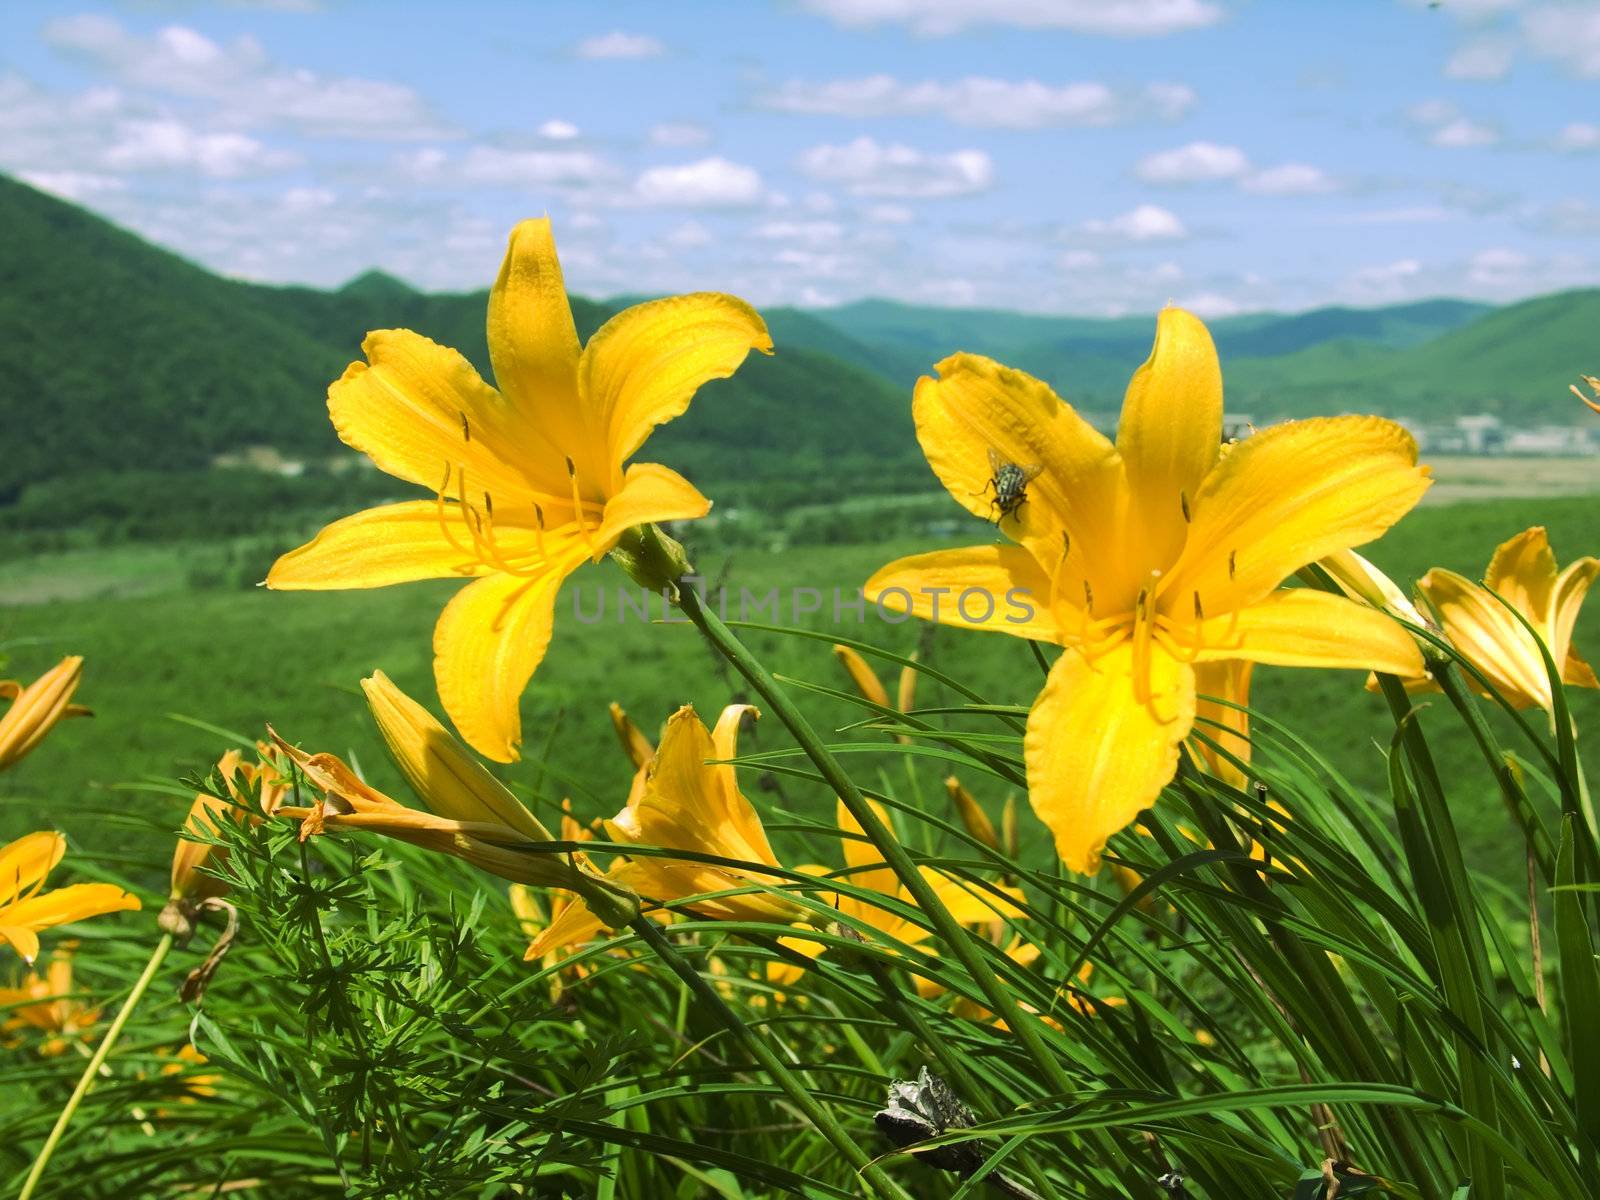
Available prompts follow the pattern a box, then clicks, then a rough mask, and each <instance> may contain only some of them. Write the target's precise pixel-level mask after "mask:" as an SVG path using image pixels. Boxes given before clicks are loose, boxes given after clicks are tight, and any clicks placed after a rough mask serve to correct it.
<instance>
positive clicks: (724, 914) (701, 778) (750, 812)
mask: <svg viewBox="0 0 1600 1200" xmlns="http://www.w3.org/2000/svg"><path fill="white" fill-rule="evenodd" d="M755 715H757V714H756V710H755V709H754V708H753V707H751V706H750V705H748V704H730V705H728V707H727V708H725V709H723V710H722V715H721V716H720V717H719V718H718V719H717V724H716V727H715V728H714V729H709V730H708V729H707V728H706V727H705V724H704V723H703V722H702V721H701V720H700V717H699V715H698V714H697V713H696V712H695V710H694V708H693V707H692V706H690V705H687V704H686V705H684V706H683V707H682V708H680V709H679V710H678V711H677V712H675V713H673V714H672V716H671V718H669V719H668V721H667V724H666V728H665V729H664V730H663V731H662V734H661V744H660V745H659V746H658V747H657V748H656V750H655V753H654V755H653V756H652V757H651V758H649V759H648V760H646V762H645V763H644V765H642V766H641V767H640V768H639V770H638V771H637V772H636V773H635V774H634V780H633V786H632V789H631V790H630V792H629V795H628V801H627V804H626V805H625V806H624V807H623V809H622V811H621V812H619V813H617V815H616V816H615V817H613V818H612V819H611V820H610V821H609V822H608V823H607V828H608V831H609V832H610V834H611V838H612V840H613V841H616V842H624V843H626V842H632V843H634V844H636V845H640V846H656V847H660V848H662V849H666V850H688V851H691V852H693V853H695V854H706V855H711V856H713V857H716V858H725V859H730V860H734V861H735V862H737V863H738V864H739V865H736V866H735V865H727V866H724V865H722V864H720V863H705V862H696V861H691V860H689V859H676V858H669V857H666V856H661V855H643V854H641V855H639V856H638V857H636V858H630V859H619V860H618V861H617V862H616V863H615V864H614V865H613V866H612V867H611V869H610V870H609V871H608V872H607V873H606V878H608V879H612V880H616V881H617V882H619V883H622V884H624V885H626V886H627V887H629V888H631V889H633V890H634V891H637V892H639V893H640V894H641V895H644V896H648V897H650V898H652V899H655V900H659V901H664V902H670V901H674V900H685V899H688V898H689V897H691V896H702V895H706V894H708V893H715V892H725V891H729V890H732V889H737V888H742V887H746V886H748V885H749V884H751V883H763V884H778V883H780V882H782V880H781V877H779V876H776V875H772V874H769V873H767V872H765V871H763V870H761V867H762V866H769V867H775V868H779V869H781V864H780V863H779V862H778V859H777V856H776V855H775V854H774V853H773V852H772V845H771V843H770V842H769V841H768V840H767V833H766V830H765V828H763V826H762V824H761V818H760V816H758V815H757V813H756V810H755V807H754V806H753V805H752V804H751V803H750V801H749V800H748V799H747V798H746V797H745V795H744V793H743V792H741V791H740V790H739V781H738V777H737V775H736V774H735V772H734V768H733V766H732V765H731V764H730V763H728V762H727V761H721V762H717V761H713V760H719V759H720V760H728V759H732V758H736V757H738V753H739V726H740V725H741V724H742V723H743V722H744V720H745V719H746V717H747V716H750V717H754V716H755ZM691 911H693V912H694V913H695V914H696V915H697V916H701V917H710V918H712V919H715V920H731V921H780V922H783V923H785V924H788V923H790V922H793V921H797V920H806V919H809V914H807V913H806V912H805V910H804V909H802V908H800V907H799V906H798V905H796V904H793V903H791V902H789V901H787V900H784V899H783V898H782V897H780V896H775V895H773V894H771V893H768V892H747V893H744V894H742V895H736V896H712V897H711V898H708V899H704V900H698V901H696V902H695V903H694V905H693V906H692V909H691ZM654 915H662V914H654ZM601 928H602V926H601V924H600V922H599V921H598V920H597V919H596V918H595V917H594V915H593V914H592V913H590V912H589V911H588V910H587V907H586V905H584V904H581V903H578V904H572V905H569V906H568V907H567V908H566V909H564V910H563V911H562V912H561V913H560V914H559V916H557V917H554V918H553V919H552V920H551V922H550V924H549V925H548V926H547V927H546V928H545V929H544V930H543V932H542V933H541V934H540V935H539V937H537V938H536V939H535V940H534V943H533V945H531V946H529V947H528V953H527V957H528V958H543V957H544V956H545V955H546V954H550V953H552V952H554V951H556V950H560V949H564V948H566V947H568V946H573V945H577V944H579V943H582V942H587V941H592V940H593V939H594V938H595V936H596V935H598V934H599V932H600V930H601Z"/></svg>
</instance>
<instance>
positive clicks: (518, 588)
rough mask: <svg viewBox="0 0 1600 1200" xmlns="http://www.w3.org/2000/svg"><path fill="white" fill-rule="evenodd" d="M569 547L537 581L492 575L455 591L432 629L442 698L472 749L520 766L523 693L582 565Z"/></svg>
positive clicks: (580, 551)
mask: <svg viewBox="0 0 1600 1200" xmlns="http://www.w3.org/2000/svg"><path fill="white" fill-rule="evenodd" d="M583 557H584V550H583V547H582V546H581V545H578V546H577V547H576V549H575V550H574V549H571V548H568V549H567V550H566V551H565V553H564V555H563V556H562V557H557V558H555V559H553V560H551V561H549V562H547V563H545V565H544V567H543V569H542V570H540V571H539V572H538V573H537V574H534V575H531V576H521V575H491V576H488V577H487V578H484V579H479V580H477V581H476V582H474V583H470V584H468V585H467V586H466V587H464V588H462V589H461V591H459V592H457V593H456V595H455V597H454V598H453V599H451V601H450V603H449V604H447V605H445V609H444V612H442V613H441V614H439V623H438V624H437V625H436V626H435V627H434V630H433V674H434V680H435V682H436V683H437V684H438V688H439V699H440V701H441V702H443V704H444V710H445V712H447V713H448V714H449V715H450V719H451V721H453V722H454V723H455V727H456V729H457V730H459V731H460V733H461V736H462V738H463V739H464V740H465V741H466V743H467V744H468V745H469V746H471V747H472V748H473V749H474V750H476V751H477V752H478V753H479V754H482V755H483V756H484V757H485V758H491V759H493V760H494V761H496V762H514V761H516V759H517V757H518V753H517V747H518V746H519V745H520V744H521V742H522V717H521V714H520V712H519V711H518V709H519V705H520V703H521V700H522V692H523V689H524V688H525V687H527V685H528V680H529V679H530V678H532V676H533V672H534V670H535V669H536V668H537V667H538V665H539V663H540V662H541V661H543V659H544V652H545V650H546V648H547V647H548V646H549V644H550V633H551V630H552V629H553V627H554V623H555V604H556V594H557V593H558V592H559V591H560V589H561V582H562V580H564V579H565V578H566V577H567V576H568V575H569V574H571V573H572V572H573V571H574V570H576V569H577V567H578V565H579V564H580V563H581V562H582V561H583Z"/></svg>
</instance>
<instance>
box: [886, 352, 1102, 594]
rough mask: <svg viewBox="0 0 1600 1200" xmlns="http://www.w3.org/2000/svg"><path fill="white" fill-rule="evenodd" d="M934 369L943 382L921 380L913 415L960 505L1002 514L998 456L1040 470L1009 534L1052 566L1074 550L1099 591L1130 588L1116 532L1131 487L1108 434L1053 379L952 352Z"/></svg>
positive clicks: (1006, 524) (1073, 562) (1077, 565)
mask: <svg viewBox="0 0 1600 1200" xmlns="http://www.w3.org/2000/svg"><path fill="white" fill-rule="evenodd" d="M935 370H936V371H938V373H939V377H938V378H937V379H934V378H931V377H928V376H924V377H923V378H922V379H919V380H918V381H917V387H916V392H915V394H914V396H913V399H912V404H911V412H912V417H913V418H914V420H915V421H916V427H917V441H918V442H919V443H921V445H922V453H923V454H924V455H925V456H926V457H927V460H928V465H929V466H930V467H932V468H933V472H934V474H935V475H937V476H938V477H939V482H940V483H942V484H944V486H945V488H946V489H947V490H948V491H949V492H950V495H951V496H952V497H954V498H955V501H956V503H958V504H960V505H961V506H962V507H963V508H965V509H966V510H967V511H968V512H970V513H972V514H973V515H975V516H979V517H984V518H994V517H999V516H1000V514H999V510H998V508H997V507H996V503H995V492H994V471H995V462H996V461H997V460H998V461H999V462H1001V463H1008V464H1011V465H1014V466H1017V467H1020V468H1022V469H1023V471H1024V472H1031V471H1033V470H1035V469H1037V471H1038V474H1037V476H1035V477H1034V478H1033V479H1032V480H1031V481H1030V482H1029V483H1028V484H1027V485H1026V488H1025V489H1024V492H1023V496H1022V502H1021V503H1020V504H1019V505H1018V506H1017V508H1016V511H1015V512H1014V513H1012V514H1011V515H1010V516H1005V517H1000V528H1001V531H1002V532H1003V533H1005V534H1006V535H1007V536H1008V537H1010V538H1012V539H1013V540H1014V541H1018V542H1021V543H1022V544H1024V545H1026V546H1028V547H1029V548H1030V549H1031V550H1032V551H1033V553H1034V555H1035V557H1037V558H1038V559H1039V561H1040V562H1041V563H1043V564H1046V566H1047V568H1048V569H1050V570H1052V571H1054V570H1055V569H1056V564H1057V563H1058V562H1059V561H1060V559H1061V554H1062V551H1063V549H1066V550H1067V551H1068V559H1069V561H1068V564H1067V568H1068V570H1069V571H1071V572H1073V573H1075V574H1076V575H1079V576H1083V575H1087V576H1088V577H1089V578H1090V579H1091V580H1092V581H1093V582H1094V585H1095V590H1096V591H1098V592H1101V593H1103V594H1107V595H1109V594H1111V593H1112V592H1113V591H1116V590H1124V589H1125V587H1126V584H1127V579H1130V578H1131V576H1130V575H1129V573H1128V571H1127V569H1125V564H1123V562H1122V559H1123V557H1124V553H1123V550H1122V548H1121V545H1120V539H1119V538H1118V536H1117V531H1118V529H1119V522H1120V520H1121V517H1120V514H1119V505H1120V503H1121V499H1122V497H1123V495H1124V492H1125V483H1124V478H1123V469H1122V460H1121V459H1120V458H1119V457H1118V455H1117V452H1116V449H1115V448H1114V447H1113V446H1112V445H1111V443H1110V442H1109V441H1107V440H1106V438H1105V436H1104V435H1103V434H1101V433H1100V432H1099V431H1098V430H1096V429H1095V428H1094V426H1092V425H1090V424H1089V423H1088V422H1087V421H1085V420H1084V419H1083V418H1082V417H1081V416H1079V415H1078V414H1077V412H1076V411H1074V410H1073V408H1072V407H1071V406H1070V405H1068V404H1066V403H1064V402H1063V401H1062V400H1061V398H1060V397H1059V396H1057V395H1056V394H1055V392H1053V391H1052V390H1051V389H1050V387H1049V385H1047V384H1045V383H1043V382H1041V381H1040V380H1038V379H1035V378H1034V377H1033V376H1031V375H1028V374H1025V373H1024V372H1022V371H1015V370H1012V369H1011V368H1010V367H1005V366H1002V365H1001V364H999V363H997V362H995V361H994V360H992V359H988V358H983V357H981V356H980V355H976V354H953V355H951V356H950V357H949V358H947V359H945V360H944V361H943V362H941V363H940V364H939V365H938V366H937V367H936V368H935ZM1067 543H1070V545H1068V544H1067ZM1125 577H1126V578H1125ZM1076 590H1079V591H1081V590H1082V589H1081V587H1078V588H1076Z"/></svg>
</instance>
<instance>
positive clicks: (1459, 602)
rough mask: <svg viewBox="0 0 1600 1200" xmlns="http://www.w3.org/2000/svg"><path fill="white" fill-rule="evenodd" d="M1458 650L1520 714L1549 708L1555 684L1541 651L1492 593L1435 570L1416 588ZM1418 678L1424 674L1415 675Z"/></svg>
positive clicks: (1454, 575) (1441, 569) (1455, 575)
mask: <svg viewBox="0 0 1600 1200" xmlns="http://www.w3.org/2000/svg"><path fill="white" fill-rule="evenodd" d="M1417 586H1418V587H1420V588H1421V589H1422V592H1423V594H1424V595H1425V596H1427V598H1428V601H1429V603H1431V604H1432V605H1433V607H1434V610H1435V611H1436V612H1438V614H1439V622H1440V624H1441V625H1442V626H1443V627H1444V633H1445V636H1446V637H1447V638H1449V639H1450V642H1451V644H1452V645H1453V646H1455V648H1456V649H1457V650H1458V651H1459V652H1460V653H1461V654H1462V655H1463V656H1464V657H1465V658H1466V659H1467V660H1468V661H1469V662H1471V663H1472V664H1473V665H1474V666H1475V667H1477V668H1478V670H1480V671H1481V672H1483V674H1484V675H1485V676H1486V677H1487V678H1488V679H1489V681H1490V683H1492V684H1493V685H1494V688H1495V690H1496V691H1497V692H1499V693H1501V695H1503V696H1504V697H1505V698H1506V699H1507V700H1508V701H1510V702H1511V703H1512V704H1514V705H1516V706H1517V707H1518V708H1529V707H1534V706H1537V707H1540V708H1546V709H1547V708H1549V707H1550V703H1551V699H1550V678H1549V675H1548V674H1547V673H1546V671H1545V667H1544V659H1543V656H1542V655H1541V654H1540V652H1539V647H1538V645H1537V644H1536V643H1535V641H1534V639H1533V635H1532V634H1530V633H1529V632H1528V631H1527V629H1526V628H1524V627H1523V625H1522V623H1521V622H1519V621H1518V620H1517V619H1516V617H1514V616H1513V615H1512V613H1511V610H1510V609H1508V608H1507V607H1506V606H1505V605H1504V604H1503V603H1501V602H1500V601H1499V600H1498V599H1496V598H1495V597H1494V596H1493V595H1492V594H1491V593H1490V592H1489V591H1488V590H1487V589H1485V588H1483V587H1480V586H1479V585H1478V584H1476V583H1473V582H1472V580H1470V579H1467V578H1465V577H1463V576H1461V575H1458V574H1456V573H1455V572H1454V571H1447V570H1444V569H1443V568H1442V567H1435V568H1434V569H1433V570H1431V571H1429V572H1428V573H1427V574H1426V575H1424V576H1423V577H1422V578H1421V579H1420V580H1419V581H1418V583H1417ZM1413 673H1414V674H1416V673H1420V672H1413Z"/></svg>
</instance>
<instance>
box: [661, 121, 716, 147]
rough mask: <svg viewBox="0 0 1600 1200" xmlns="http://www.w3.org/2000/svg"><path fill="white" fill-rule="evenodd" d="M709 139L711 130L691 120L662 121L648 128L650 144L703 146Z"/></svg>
mask: <svg viewBox="0 0 1600 1200" xmlns="http://www.w3.org/2000/svg"><path fill="white" fill-rule="evenodd" d="M710 141H711V130H709V129H707V128H706V127H705V126H704V125H697V124H695V123H694V122H693V121H664V122H662V123H661V124H660V125H653V126H651V128H650V144H651V145H652V146H670V147H673V148H674V149H681V148H683V147H686V146H704V145H706V144H707V143H708V142H710Z"/></svg>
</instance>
